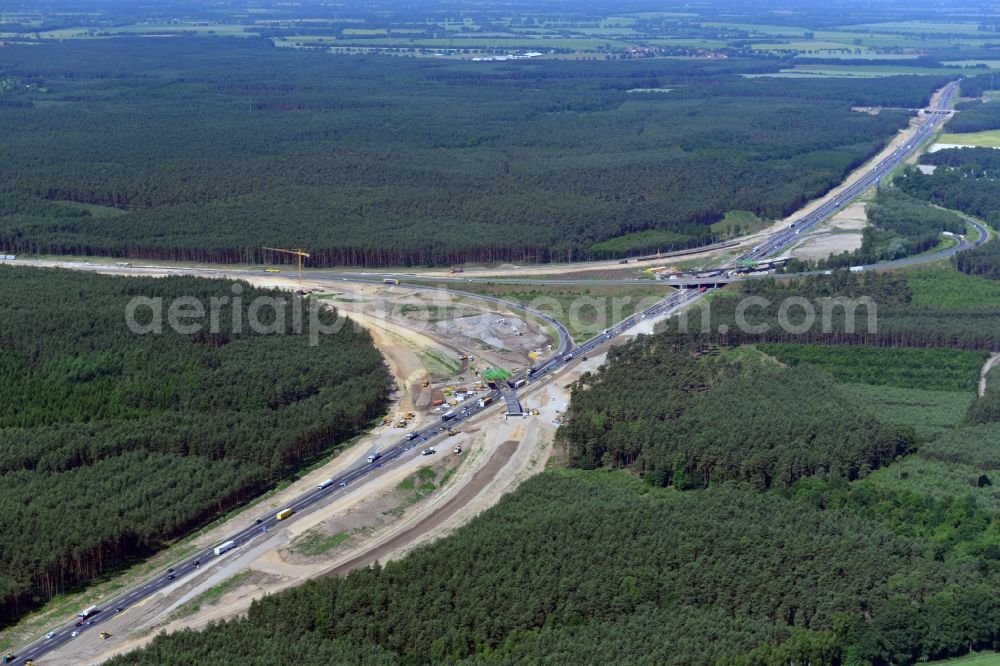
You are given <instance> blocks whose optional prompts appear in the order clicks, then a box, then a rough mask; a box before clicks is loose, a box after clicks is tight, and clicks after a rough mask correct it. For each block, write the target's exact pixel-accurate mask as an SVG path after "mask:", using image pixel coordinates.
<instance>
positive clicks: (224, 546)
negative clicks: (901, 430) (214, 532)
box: [212, 541, 236, 555]
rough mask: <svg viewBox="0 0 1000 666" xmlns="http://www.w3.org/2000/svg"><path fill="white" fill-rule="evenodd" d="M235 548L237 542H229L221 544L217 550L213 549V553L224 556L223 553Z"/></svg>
mask: <svg viewBox="0 0 1000 666" xmlns="http://www.w3.org/2000/svg"><path fill="white" fill-rule="evenodd" d="M233 548H236V542H235V541H227V542H226V543H221V544H219V545H218V546H216V547H215V548H213V549H212V552H213V553H215V554H216V555H222V554H223V553H225V552H228V551H230V550H232V549H233Z"/></svg>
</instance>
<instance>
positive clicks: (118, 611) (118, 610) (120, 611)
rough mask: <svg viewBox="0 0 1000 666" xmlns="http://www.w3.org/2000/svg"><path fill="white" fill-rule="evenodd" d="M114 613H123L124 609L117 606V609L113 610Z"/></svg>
mask: <svg viewBox="0 0 1000 666" xmlns="http://www.w3.org/2000/svg"><path fill="white" fill-rule="evenodd" d="M115 612H116V613H124V612H125V607H124V606H119V607H118V608H116V609H115Z"/></svg>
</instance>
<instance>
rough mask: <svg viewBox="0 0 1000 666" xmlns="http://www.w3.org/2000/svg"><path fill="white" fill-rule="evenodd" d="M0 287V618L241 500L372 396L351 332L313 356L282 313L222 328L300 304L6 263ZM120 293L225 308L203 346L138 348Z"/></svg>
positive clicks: (383, 380)
mask: <svg viewBox="0 0 1000 666" xmlns="http://www.w3.org/2000/svg"><path fill="white" fill-rule="evenodd" d="M0 282H2V283H3V285H4V288H3V289H2V290H0V322H2V324H0V378H2V381H0V622H6V621H10V620H12V619H14V618H16V617H17V616H18V615H19V614H21V613H23V612H24V611H25V610H27V609H28V608H30V607H31V606H32V605H33V604H34V603H36V602H37V601H41V600H45V599H47V598H49V597H51V596H52V595H54V594H56V593H58V592H60V591H62V590H65V589H66V588H67V587H68V586H72V585H74V584H77V583H83V582H86V581H88V580H91V579H93V578H94V577H95V576H98V575H100V574H101V573H103V572H105V571H108V570H109V569H113V568H116V567H118V566H121V565H123V564H124V563H127V562H130V561H133V560H135V559H136V558H137V557H141V556H143V555H146V554H148V553H150V552H152V551H153V550H155V549H157V548H159V547H160V546H161V545H163V544H164V543H166V542H167V541H169V540H170V539H172V538H175V537H177V536H180V535H183V534H186V533H188V532H189V531H190V530H191V529H193V528H195V527H197V526H198V525H200V524H203V523H205V522H207V521H208V520H210V519H212V518H213V517H215V516H218V515H219V514H220V513H221V512H223V511H225V510H227V509H229V508H232V507H233V506H236V505H238V504H240V503H242V502H245V501H246V500H248V499H250V498H252V497H254V496H255V495H256V494H258V493H260V492H261V491H262V490H264V489H266V488H268V487H269V486H271V485H272V484H274V483H275V482H276V481H277V480H278V479H281V478H282V477H284V476H285V475H287V474H289V473H290V472H292V471H294V470H296V469H298V468H299V467H301V466H302V465H304V464H306V463H308V462H310V461H313V460H316V459H317V457H318V456H320V455H322V454H324V453H327V452H330V451H332V450H333V449H334V447H335V446H336V445H337V444H338V443H341V442H344V441H346V440H347V439H348V438H349V437H351V436H352V435H353V434H354V433H356V432H358V431H359V430H360V429H362V428H364V427H365V426H366V425H367V424H368V423H369V422H370V421H371V419H372V418H373V417H375V416H376V415H377V414H378V413H379V412H380V410H381V409H382V408H383V405H384V404H385V401H386V398H387V393H388V390H389V378H388V373H387V370H386V367H385V365H384V363H383V361H382V357H381V355H380V354H379V352H378V350H377V349H375V347H374V346H373V345H372V342H371V339H370V337H369V336H368V334H367V333H366V332H365V331H363V330H361V329H359V328H356V327H355V326H353V325H350V324H348V325H344V326H341V327H340V328H339V330H338V331H337V332H336V333H332V334H329V335H322V336H317V339H318V344H317V345H315V346H313V345H311V344H310V343H311V341H310V334H309V333H310V330H311V322H310V321H309V319H308V318H304V319H303V322H302V326H301V327H298V326H297V324H296V323H295V321H294V318H293V317H292V316H291V314H290V312H291V311H289V316H287V317H285V318H283V319H276V318H273V317H272V318H271V319H269V320H267V321H268V323H269V324H271V325H272V326H273V332H271V333H267V334H265V333H257V332H255V331H254V330H253V329H252V328H251V327H250V326H249V325H244V326H242V327H239V326H237V325H234V322H235V321H240V320H239V318H237V317H234V314H235V313H237V312H238V313H239V315H240V316H241V317H242V321H243V322H244V324H247V323H248V322H249V308H250V307H251V303H252V302H253V300H254V299H255V298H258V297H264V298H281V299H292V300H294V299H299V300H301V298H302V297H299V296H292V295H290V294H285V293H282V292H278V291H274V290H265V289H258V288H255V287H251V286H250V285H247V284H243V283H233V282H230V281H224V280H204V279H196V278H181V277H168V278H131V277H130V278H116V277H108V276H99V275H91V274H84V273H79V272H69V271H54V270H38V269H31V268H13V267H6V266H0ZM237 292H239V293H240V294H241V296H240V298H241V299H242V301H241V302H240V303H239V304H235V303H234V300H235V299H234V294H235V293H237ZM136 296H143V297H146V298H162V299H164V300H165V301H167V302H169V300H170V299H173V298H176V297H181V296H184V297H188V298H190V299H196V300H197V301H199V302H201V303H202V304H203V305H204V307H205V308H206V312H207V311H209V308H210V306H211V304H212V299H213V298H214V299H223V300H224V299H226V298H228V299H229V303H228V304H227V305H225V306H223V307H222V308H221V310H220V316H219V322H220V326H219V330H218V333H217V334H204V335H182V334H179V333H175V332H173V331H172V330H171V329H170V327H164V332H163V334H160V335H155V334H149V335H137V334H135V333H133V332H132V331H131V330H130V329H129V328H128V326H127V324H126V316H125V312H126V305H127V304H128V303H129V301H130V299H132V298H133V297H136ZM301 305H302V307H305V304H301ZM165 307H166V306H165ZM290 307H293V306H290ZM337 316H338V315H337V313H336V312H334V311H333V310H326V311H324V312H322V314H321V315H320V317H321V318H320V319H319V320H318V321H319V322H320V323H323V324H326V325H330V326H331V327H332V324H333V320H334V319H333V318H335V317H337Z"/></svg>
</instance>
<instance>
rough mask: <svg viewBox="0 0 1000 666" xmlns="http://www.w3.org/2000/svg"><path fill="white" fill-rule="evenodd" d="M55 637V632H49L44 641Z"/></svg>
mask: <svg viewBox="0 0 1000 666" xmlns="http://www.w3.org/2000/svg"><path fill="white" fill-rule="evenodd" d="M55 637H56V632H54V631H50V632H49V633H47V634H45V640H51V639H53V638H55Z"/></svg>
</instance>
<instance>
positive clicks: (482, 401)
mask: <svg viewBox="0 0 1000 666" xmlns="http://www.w3.org/2000/svg"><path fill="white" fill-rule="evenodd" d="M491 402H493V396H491V395H488V396H486V397H483V398H480V399H479V407H480V409H482V408H483V407H485V406H486V405H488V404H490V403H491Z"/></svg>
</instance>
